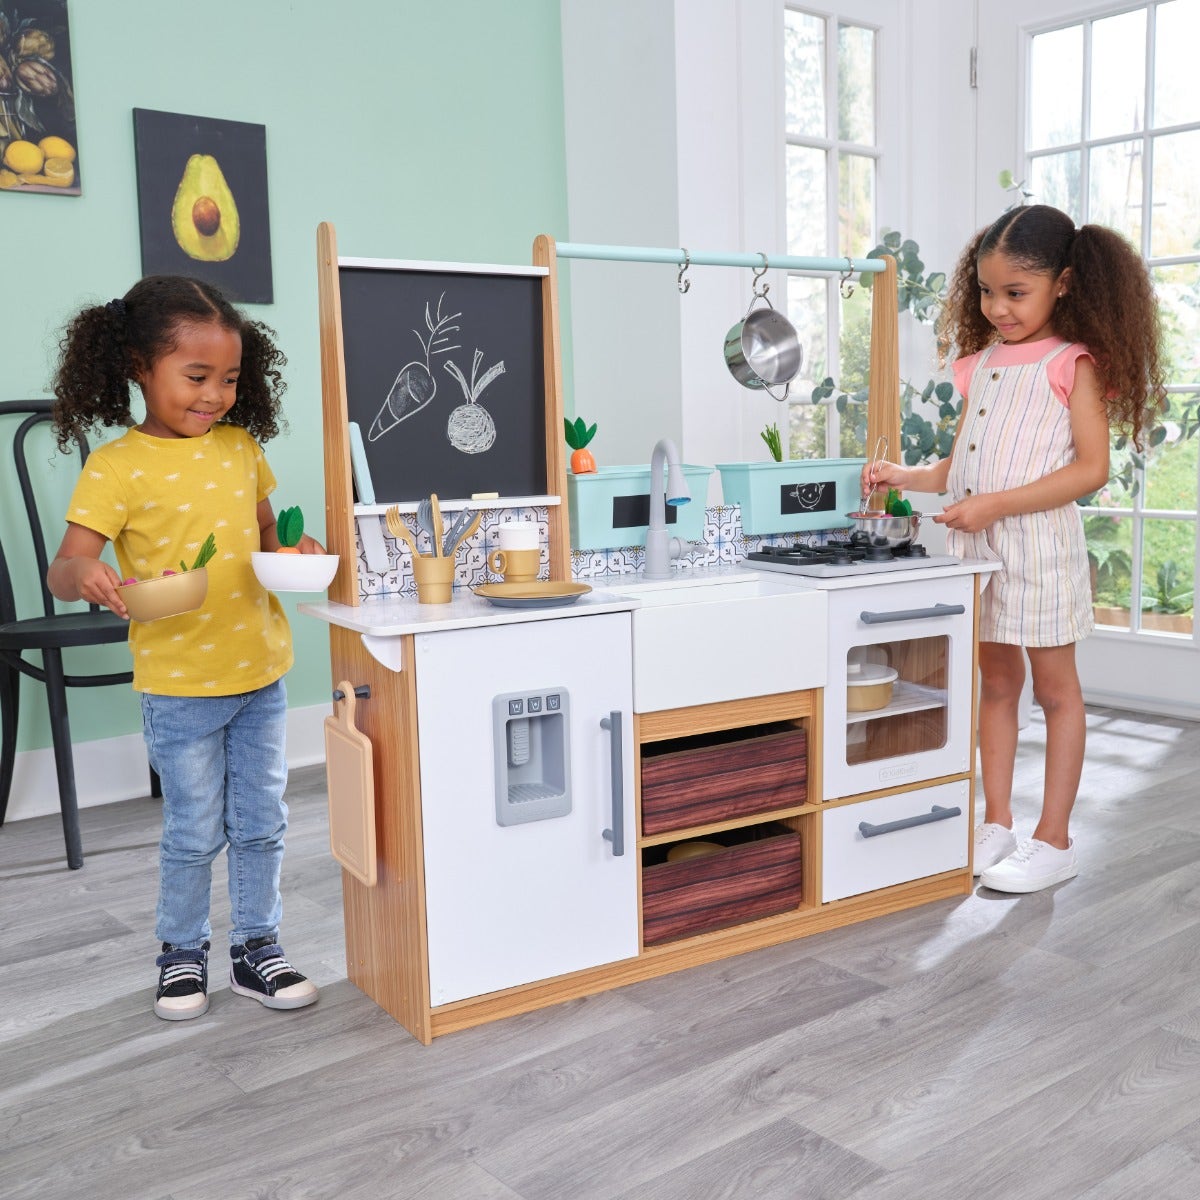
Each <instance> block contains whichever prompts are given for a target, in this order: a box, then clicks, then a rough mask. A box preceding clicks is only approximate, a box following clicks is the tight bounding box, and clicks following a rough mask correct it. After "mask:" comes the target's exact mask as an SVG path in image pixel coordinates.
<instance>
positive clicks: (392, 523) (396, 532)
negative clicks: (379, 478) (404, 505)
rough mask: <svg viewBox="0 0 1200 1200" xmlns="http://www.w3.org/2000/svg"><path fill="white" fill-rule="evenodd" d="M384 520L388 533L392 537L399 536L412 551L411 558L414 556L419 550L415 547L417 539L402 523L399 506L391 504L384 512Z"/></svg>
mask: <svg viewBox="0 0 1200 1200" xmlns="http://www.w3.org/2000/svg"><path fill="white" fill-rule="evenodd" d="M383 519H384V521H385V522H386V523H387V527H388V533H390V534H391V535H392V537H394V538H401V539H403V540H404V541H406V542H407V543H408V548H409V549H410V550H411V551H412V553H413V558H416V557H417V556H418V555H419V554H420V553H421V552H420V550H418V549H417V540H416V538H414V537H413V535H412V530H410V529H409V527H408V526H407V525H406V524H405V523H404V518H403V517H401V516H400V508H399V506H398V505H395V504H393V505H392V506H391V508H389V509H388V510H387V512H386V513H384V516H383Z"/></svg>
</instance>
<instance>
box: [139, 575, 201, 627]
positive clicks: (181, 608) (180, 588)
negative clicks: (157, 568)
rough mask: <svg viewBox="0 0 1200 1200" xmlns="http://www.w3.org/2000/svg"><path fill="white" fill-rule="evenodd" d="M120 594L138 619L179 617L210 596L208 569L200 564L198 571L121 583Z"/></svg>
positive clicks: (155, 619) (150, 619) (149, 619)
mask: <svg viewBox="0 0 1200 1200" xmlns="http://www.w3.org/2000/svg"><path fill="white" fill-rule="evenodd" d="M117 595H118V596H120V597H121V599H122V600H123V601H124V602H125V607H126V608H127V609H128V610H129V615H130V617H131V618H132V619H133V620H135V621H157V620H159V619H160V618H162V617H177V616H179V614H180V613H186V612H193V611H194V610H195V609H197V608H199V607H200V605H202V604H203V603H204V597H205V596H207V595H208V570H207V569H206V568H205V567H198V568H197V569H196V570H194V571H179V572H177V573H176V574H174V575H159V576H157V577H156V578H154V579H143V580H142V581H141V582H140V583H122V584H119V585H118V586H117Z"/></svg>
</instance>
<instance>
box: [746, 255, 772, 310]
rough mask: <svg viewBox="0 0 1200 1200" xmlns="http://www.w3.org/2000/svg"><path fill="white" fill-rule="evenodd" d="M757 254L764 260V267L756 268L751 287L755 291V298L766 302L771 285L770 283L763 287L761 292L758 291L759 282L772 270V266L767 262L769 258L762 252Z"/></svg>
mask: <svg viewBox="0 0 1200 1200" xmlns="http://www.w3.org/2000/svg"><path fill="white" fill-rule="evenodd" d="M755 253H756V254H757V255H758V257H759V258H761V259H762V260H763V265H762V266H761V267H755V268H754V278H753V279H752V280H751V281H750V286H751V287H752V288H753V289H754V296H755V298H756V299H758V300H765V299H766V298H767V293H768V292H769V291H770V290H771V285H770V284H769V283H764V284H763V285H762V291H761V292H760V291H759V290H758V281H759V280H760V279H761V278H762V277H763V276H764V275H765V274H766V273H767V272H768V271H769V270H770V269H771V264H770V263H769V262H768V261H767V256H766V255H765V254H764V253H763V252H762V251H761V250H757V251H755Z"/></svg>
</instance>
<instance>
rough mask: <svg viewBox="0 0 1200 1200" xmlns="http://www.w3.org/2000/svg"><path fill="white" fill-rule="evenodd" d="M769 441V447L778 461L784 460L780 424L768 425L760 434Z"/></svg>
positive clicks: (764, 439) (772, 455)
mask: <svg viewBox="0 0 1200 1200" xmlns="http://www.w3.org/2000/svg"><path fill="white" fill-rule="evenodd" d="M758 436H759V437H761V438H762V440H763V441H764V442H766V443H767V449H768V450H770V452H771V457H772V458H773V459H774V460H775V461H776V462H783V440H782V438H780V436H779V426H778V425H768V426H767V427H766V429H764V430H762V431H761V432H760V433H759V435H758Z"/></svg>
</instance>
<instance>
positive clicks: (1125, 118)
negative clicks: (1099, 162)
mask: <svg viewBox="0 0 1200 1200" xmlns="http://www.w3.org/2000/svg"><path fill="white" fill-rule="evenodd" d="M1145 110H1146V10H1145V9H1144V8H1139V9H1135V10H1134V11H1133V12H1128V13H1122V14H1121V15H1120V16H1119V17H1108V18H1106V19H1105V20H1103V21H1095V22H1093V24H1092V112H1091V130H1090V134H1089V136H1091V137H1094V138H1103V137H1112V136H1113V135H1114V134H1118V133H1138V132H1140V131H1141V130H1142V129H1144V128H1145V124H1144V120H1145V115H1146V112H1145Z"/></svg>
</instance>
